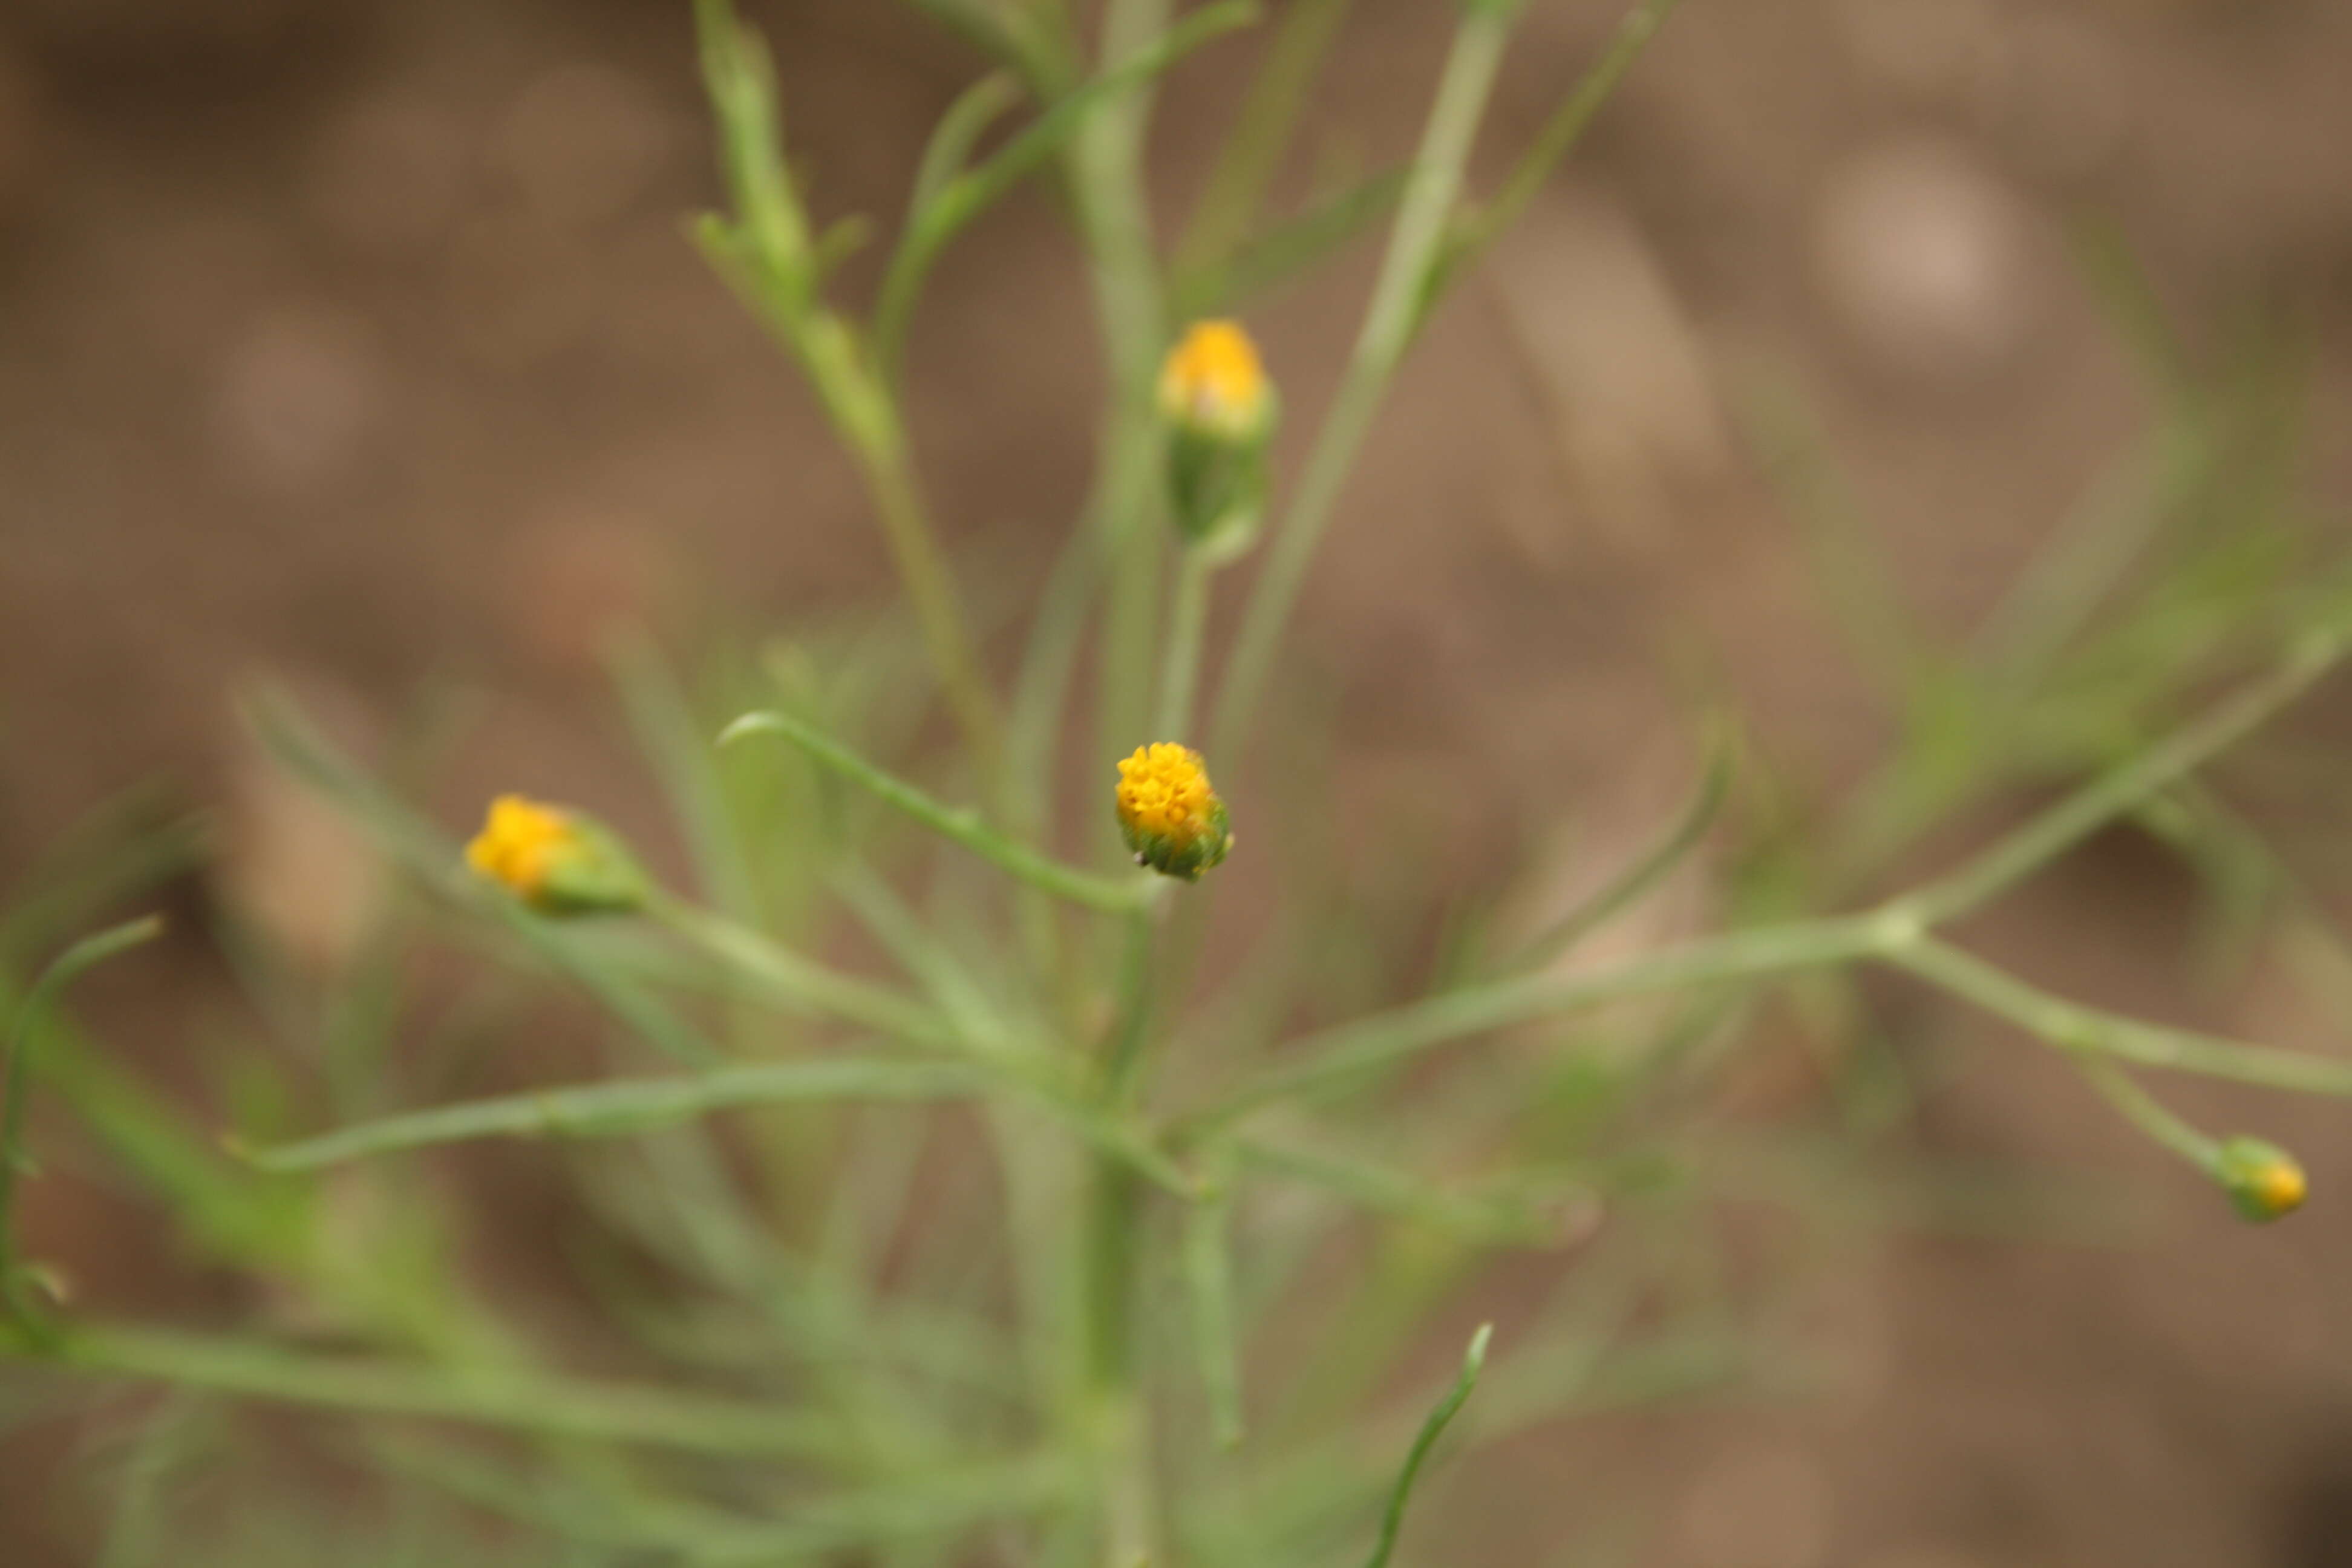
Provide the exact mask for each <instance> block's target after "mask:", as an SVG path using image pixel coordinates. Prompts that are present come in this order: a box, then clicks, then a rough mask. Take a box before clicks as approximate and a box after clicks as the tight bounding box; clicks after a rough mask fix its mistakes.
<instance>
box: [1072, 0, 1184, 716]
mask: <svg viewBox="0 0 2352 1568" xmlns="http://www.w3.org/2000/svg"><path fill="white" fill-rule="evenodd" d="M1170 9H1171V6H1170V0H1110V4H1109V5H1108V8H1107V9H1106V11H1105V13H1104V17H1103V32H1102V45H1101V47H1102V56H1103V58H1104V59H1106V60H1110V59H1117V58H1120V57H1122V56H1125V55H1127V54H1130V53H1132V52H1134V51H1135V50H1137V49H1139V48H1141V47H1144V46H1145V45H1146V44H1147V43H1148V42H1149V41H1150V39H1151V38H1153V37H1156V36H1157V35H1159V34H1160V32H1161V31H1162V30H1163V29H1164V28H1165V27H1166V26H1167V21H1168V15H1169V11H1170ZM1154 97H1155V95H1154V94H1153V93H1152V92H1151V91H1150V89H1149V87H1146V88H1144V89H1139V90H1138V91H1136V92H1134V93H1132V94H1129V95H1128V96H1126V97H1123V98H1121V99H1119V100H1118V101H1116V102H1113V103H1109V104H1107V105H1105V106H1104V107H1102V108H1101V109H1098V110H1096V111H1095V113H1094V114H1093V115H1092V116H1091V117H1090V118H1089V119H1088V120H1087V125H1086V127H1085V129H1084V130H1083V131H1081V132H1079V134H1078V136H1077V138H1076V141H1075V142H1073V143H1072V146H1071V153H1072V164H1071V172H1072V176H1073V190H1074V194H1075V195H1076V200H1077V206H1078V214H1079V218H1080V222H1081V225H1082V226H1083V227H1084V229H1085V232H1086V237H1087V249H1088V252H1089V254H1090V256H1091V258H1092V273H1093V283H1094V294H1095V313H1096V317H1097V321H1098V322H1099V324H1100V328H1101V331H1102V335H1103V342H1104V347H1105V351H1106V353H1107V354H1108V359H1109V368H1110V377H1111V388H1112V392H1111V409H1110V422H1109V425H1108V428H1107V429H1106V431H1105V434H1104V438H1103V454H1104V456H1103V465H1104V467H1103V479H1102V487H1101V490H1100V494H1099V497H1098V500H1099V505H1098V506H1097V510H1096V513H1095V524H1096V526H1097V529H1098V530H1100V531H1101V535H1102V541H1103V552H1104V557H1105V559H1106V560H1107V562H1108V565H1109V571H1110V600H1109V604H1108V606H1107V608H1106V612H1105V616H1104V622H1103V644H1102V658H1101V669H1102V679H1101V686H1100V689H1099V691H1098V693H1097V703H1098V707H1097V735H1096V740H1097V744H1098V745H1100V746H1102V747H1105V748H1108V749H1110V750H1114V751H1118V750H1124V749H1125V748H1126V745H1127V742H1128V740H1129V738H1130V737H1132V736H1133V735H1134V733H1135V731H1136V729H1137V728H1138V726H1139V725H1140V724H1141V723H1142V722H1143V721H1144V720H1145V718H1146V717H1147V714H1146V712H1145V707H1146V704H1147V703H1148V702H1149V700H1150V679H1151V655H1152V650H1153V649H1154V648H1155V647H1158V644H1159V639H1158V636H1157V626H1156V622H1157V620H1158V608H1159V605H1158V600H1159V596H1160V595H1159V584H1160V560H1161V557H1162V555H1163V553H1164V548H1165V544H1164V541H1163V539H1162V537H1161V533H1160V530H1158V529H1156V528H1154V527H1151V526H1150V522H1151V520H1152V519H1153V518H1154V517H1155V516H1156V515H1157V514H1158V512H1159V511H1160V505H1159V502H1160V500H1161V487H1160V450H1161V437H1160V426H1159V420H1158V418H1157V416H1156V415H1155V412H1154V410H1153V407H1152V386H1153V383H1154V379H1155V377H1156V376H1157V374H1158V371H1159V362H1160V353H1161V350H1162V349H1163V348H1164V346H1165V341H1166V336H1167V321H1166V320H1165V316H1166V304H1165V301H1164V300H1163V299H1162V297H1161V292H1160V266H1159V259H1158V258H1157V256H1156V255H1155V254H1154V250H1153V242H1152V233H1151V213H1150V204H1149V202H1148V200H1147V199H1146V195H1145V187H1144V178H1143V141H1144V132H1145V130H1146V128H1147V127H1148V125H1149V124H1150V110H1151V104H1152V100H1153V98H1154Z"/></svg>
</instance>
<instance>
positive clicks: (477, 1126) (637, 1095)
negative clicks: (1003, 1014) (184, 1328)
mask: <svg viewBox="0 0 2352 1568" xmlns="http://www.w3.org/2000/svg"><path fill="white" fill-rule="evenodd" d="M993 1086H994V1080H993V1079H992V1078H991V1077H990V1076H989V1075H988V1074H987V1073H986V1072H984V1071H982V1069H981V1068H977V1067H974V1066H972V1065H971V1064H970V1063H965V1062H920V1061H892V1060H887V1059H883V1060H877V1059H875V1058H865V1057H828V1058H818V1059H816V1060H813V1061H792V1062H770V1063H762V1064H761V1065H760V1066H757V1067H740V1068H718V1069H716V1070H714V1071H710V1072H705V1073H695V1074H691V1075H681V1076H678V1077H675V1078H661V1079H606V1080H604V1081H602V1082H598V1083H590V1084H581V1085H576V1086H572V1087H567V1088H562V1089H534V1090H530V1091H529V1092H526V1093H522V1094H511V1095H502V1096H499V1097H498V1098H495V1099H489V1100H464V1101H461V1102H459V1103H457V1104H456V1105H448V1106H442V1107H438V1108H436V1109H435V1110H419V1111H412V1112H409V1113H407V1114H404V1115H400V1116H387V1117H383V1118H380V1119H378V1120H376V1121H361V1122H356V1123H353V1124H352V1125H351V1126H349V1127H343V1128H339V1129H337V1130H336V1131H332V1132H328V1133H324V1134H321V1135H320V1136H319V1137H316V1138H306V1139H304V1140H302V1141H301V1142H297V1143H279V1144H274V1145H271V1146H269V1147H268V1148H261V1149H244V1148H233V1149H232V1152H234V1153H236V1154H237V1155H238V1156H239V1157H240V1158H242V1159H244V1160H245V1161H247V1163H250V1164H251V1165H253V1166H254V1167H255V1168H256V1169H257V1170H262V1171H268V1172H272V1173H293V1172H300V1171H316V1170H322V1169H324V1168H326V1167H328V1166H331V1165H341V1164H344V1163H349V1162H351V1161H353V1160H365V1159H371V1158H374V1157H376V1156H378V1155H383V1154H391V1153H396V1152H404V1151H409V1150H415V1149H425V1148H431V1147H435V1146H436V1145H441V1144H448V1143H462V1142H473V1141H476V1140H478V1139H484V1138H559V1139H560V1138H626V1137H635V1136H639V1135H642V1134H644V1133H647V1132H652V1131H657V1130H659V1129H661V1128H665V1127H673V1126H676V1125H677V1124H678V1123H680V1122H684V1121H692V1120H694V1119H695V1118H697V1117H701V1116H708V1115H709V1114H710V1113H712V1112H713V1111H719V1110H736V1109H740V1108H741V1107H745V1106H768V1105H789V1104H794V1103H797V1102H801V1101H804V1100H960V1099H970V1098H972V1097H974V1096H977V1095H981V1094H984V1093H986V1092H987V1091H988V1090H989V1089H991V1088H992V1087H993Z"/></svg>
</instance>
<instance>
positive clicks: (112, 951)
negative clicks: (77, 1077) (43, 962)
mask: <svg viewBox="0 0 2352 1568" xmlns="http://www.w3.org/2000/svg"><path fill="white" fill-rule="evenodd" d="M162 934H163V918H162V917H161V916H158V915H149V916H147V917H146V918H145V919H143V920H135V921H130V922H128V923H127V924H123V925H119V926H115V927H113V928H112V929H110V930H108V931H100V932H99V933H97V934H96V935H95V936H88V937H84V938H83V939H82V940H81V941H79V942H76V943H74V944H73V946H71V947H69V948H68V949H66V951H65V952H63V953H61V954H59V955H58V959H57V961H56V962H55V963H51V964H50V965H49V966H48V968H47V970H45V971H43V972H42V974H41V977H40V978H39V979H38V980H37V981H35V982H34V983H33V986H32V989H31V990H29V991H27V992H26V994H25V999H24V1001H23V1002H22V1003H20V1004H18V1005H17V1007H16V1016H15V1017H14V1018H13V1019H11V1020H10V1021H9V1026H8V1034H7V1048H6V1055H5V1059H0V1097H5V1103H0V1305H5V1306H6V1307H7V1308H9V1309H10V1310H13V1311H14V1312H16V1315H17V1316H18V1317H19V1318H20V1319H22V1320H23V1321H27V1322H29V1321H32V1320H31V1314H30V1311H29V1310H28V1307H27V1304H26V1302H25V1301H24V1300H21V1299H20V1297H19V1295H18V1292H17V1265H16V1241H15V1237H16V1229H15V1216H14V1215H13V1213H12V1210H13V1208H14V1206H15V1204H16V1177H17V1175H18V1173H20V1172H22V1171H23V1170H24V1169H25V1168H26V1158H25V1113H26V1107H27V1105H28V1104H29V1102H30V1100H31V1099H32V1096H31V1094H30V1092H29V1090H28V1079H29V1076H30V1071H31V1065H32V1055H33V1042H34V1036H35V1031H36V1029H37V1026H39V1024H40V1023H41V1021H42V1020H43V1019H44V1018H46V1017H47V1015H48V1012H49V1009H50V1008H52V1007H54V1006H55V1005H57V1002H58V997H60V996H62V995H63V994H65V990H66V987H67V986H68V985H71V984H73V983H74V981H75V980H76V979H78V978H79V976H81V975H82V974H84V973H88V972H89V970H90V969H92V968H95V967H96V966H97V965H99V964H100V963H105V962H106V961H107V960H108V959H110V958H112V957H114V956H115V955H116V954H117V953H121V952H128V951H129V950H130V949H131V948H134V947H137V946H138V945H140V944H141V943H142V942H152V941H153V940H154V939H155V938H156V937H158V936H161V935H162Z"/></svg>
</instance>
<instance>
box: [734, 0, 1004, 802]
mask: <svg viewBox="0 0 2352 1568" xmlns="http://www.w3.org/2000/svg"><path fill="white" fill-rule="evenodd" d="M695 14H696V18H697V22H698V27H699V31H700V36H701V42H702V58H703V75H704V79H705V82H706V84H707V87H708V89H709V98H710V103H711V108H712V111H713V113H714V115H715V116H716V118H717V120H718V121H719V145H720V154H721V155H720V159H719V163H720V168H721V172H722V173H723V174H724V175H725V176H726V181H727V186H728V195H729V196H730V200H731V201H732V203H733V205H734V210H735V213H736V217H735V219H734V221H733V222H731V223H730V221H728V220H727V219H725V218H723V217H720V216H718V215H716V214H711V215H708V216H705V217H704V219H703V220H702V222H701V223H700V224H699V225H698V226H697V228H696V231H695V234H696V238H697V240H698V243H699V244H700V246H701V247H702V250H703V253H704V255H705V256H706V258H708V259H709V262H710V264H711V267H712V268H713V269H714V270H716V271H717V272H718V273H719V276H720V277H721V278H723V279H726V280H727V282H728V283H729V284H730V286H731V287H732V288H733V289H735V291H736V293H737V294H738V296H739V297H740V298H741V299H742V300H743V301H744V303H745V304H746V305H747V306H748V307H750V308H751V311H752V313H753V314H754V315H755V316H757V317H758V318H759V319H760V320H761V321H764V322H765V323H766V324H767V325H768V327H769V329H770V331H772V333H773V334H774V336H775V337H776V339H777V341H778V342H780V343H782V345H783V346H784V348H785V349H786V350H787V351H788V352H789V353H791V354H792V356H793V359H794V360H795V361H796V362H798V363H799V364H800V367H801V370H802V373H803V374H804V375H805V376H807V378H808V380H809V383H810V384H811V385H812V386H813V387H814V389H815V390H816V393H817V396H818V400H819V401H820V402H821V403H822V404H823V405H824V409H825V413H826V415H827V416H828V417H829V418H830V419H831V421H832V423H833V426H834V428H835V432H836V433H837V434H838V435H839V437H841V440H842V443H843V445H844V446H845V447H847V448H848V449H849V454H850V456H851V458H853V459H854V460H855V461H856V466H857V470H858V474H859V477H860V478H861V479H863V480H864V482H865V485H866V492H867V495H868V497H869V499H870V500H871V501H872V504H873V507H874V510H875V515H876V517H877V519H878V520H879V521H880V522H881V525H882V531H883V535H884V538H885V539H886V540H887V542H888V544H889V547H890V552H891V555H892V557H893V559H894V561H895V562H896V563H897V565H898V574H899V580H900V582H901V584H903V585H904V587H905V589H906V592H907V598H908V603H909V604H910V605H912V606H913V608H914V612H915V618H916V622H917V624H918V625H919V626H920V627H921V629H922V635H923V644H924V647H925V649H926V650H927V651H928V653H929V656H930V659H931V664H932V667H933V668H934V669H935V670H936V672H937V674H938V677H939V680H940V690H941V691H942V693H943V694H944V695H945V697H946V699H947V703H948V706H949V708H950V710H951V711H952V712H953V713H954V714H955V717H956V721H957V723H958V724H959V726H960V727H961V730H962V731H963V734H964V740H965V743H966V744H967V745H968V746H969V748H970V750H971V760H972V765H973V767H974V769H975V770H976V771H977V773H979V775H980V779H981V793H982V797H983V798H984V799H987V800H989V801H990V802H991V803H992V805H1001V800H1000V799H999V793H998V792H999V786H1000V784H1001V782H1002V762H1003V738H1002V736H1001V734H1000V732H999V720H998V717H997V712H996V700H995V698H994V696H993V695H992V693H991V692H990V690H989V688H988V684H987V680H986V679H985V677H984V675H983V674H982V665H981V661H980V657H979V653H978V650H977V648H976V647H975V646H974V645H973V643H972V640H971V634H970V632H969V630H968V627H967V624H966V620H965V616H964V614H963V608H962V604H961V597H960V595H958V593H957V590H956V585H955V578H954V574H952V573H951V572H950V570H949V569H948V564H947V558H946V555H945V553H944V552H942V551H941V550H940V544H939V540H938V536H937V534H936V533H935V531H933V529H932V526H931V521H930V514H929V508H928V507H927V505H926V504H925V502H924V500H923V495H922V489H921V486H920V484H919V481H918V480H917V479H916V476H915V471H914V464H913V459H912V456H911V453H910V451H909V447H908V440H907V436H906V430H905V427H904V425H903V423H902V421H901V418H900V415H899V411H898V402H897V399H896V398H895V397H893V396H892V395H891V392H890V388H889V385H888V384H887V380H886V378H885V377H884V376H883V375H882V374H881V373H880V371H879V370H878V369H877V363H876V362H875V360H874V359H873V357H872V356H871V355H870V354H869V353H867V352H866V348H865V346H864V345H863V344H862V343H861V342H859V340H858V337H857V334H856V331H854V330H853V329H852V328H851V326H850V325H849V323H848V322H846V321H844V320H842V318H841V317H840V316H839V315H838V314H837V313H835V311H834V310H831V309H830V308H829V307H827V306H826V305H825V304H824V301H823V299H822V296H821V289H822V287H823V283H824V264H825V261H826V259H827V258H826V255H825V254H824V247H823V246H822V245H821V244H813V243H812V241H811V239H810V235H809V228H808V223H807V219H806V218H805V216H803V212H802V208H801V202H800V197H799V195H798V193H797V192H796V191H795V190H794V188H793V183H792V177H791V174H790V172H789V171H788V170H787V169H786V168H785V167H784V163H783V155H782V120H781V116H780V114H779V112H778V110H777V101H776V87H775V73H774V70H773V68H772V65H771V64H770V62H769V60H768V58H767V53H766V50H765V48H764V47H763V46H762V45H761V43H760V41H759V39H758V38H757V37H756V36H754V35H753V34H752V33H751V31H750V29H748V28H746V27H745V26H743V25H742V24H741V23H740V21H738V20H737V19H736V17H735V15H734V12H733V9H732V6H731V5H730V4H729V0H697V5H696V7H695Z"/></svg>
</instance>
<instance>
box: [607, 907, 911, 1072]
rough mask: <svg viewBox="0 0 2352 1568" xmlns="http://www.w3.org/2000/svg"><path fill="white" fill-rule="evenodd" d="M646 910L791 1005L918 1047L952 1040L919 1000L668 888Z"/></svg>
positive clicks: (769, 993) (668, 926)
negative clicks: (686, 899) (805, 954)
mask: <svg viewBox="0 0 2352 1568" xmlns="http://www.w3.org/2000/svg"><path fill="white" fill-rule="evenodd" d="M646 913H647V914H648V915H650V916H651V917H652V918H653V919H654V920H656V921H659V922H660V923H661V924H662V925H664V926H667V928H668V929H669V930H671V931H675V932H677V934H678V935H679V936H681V937H684V938H685V939H686V940H687V941H688V942H691V943H693V944H694V945H695V946H696V947H698V948H700V949H701V950H702V951H703V952H707V953H709V955H710V956H711V957H713V958H715V959H718V960H719V962H720V963H724V964H725V965H727V966H728V967H729V968H730V969H732V970H734V971H736V972H737V973H740V974H742V975H744V976H745V977H746V978H748V979H751V980H753V981H756V982H758V983H759V984H760V985H761V988H762V989H763V990H764V991H765V992H766V994H768V995H769V996H770V997H772V999H774V1000H776V1001H778V1002H781V1003H782V1004H784V1005H787V1006H789V1007H791V1008H793V1009H794V1010H796V1011H800V1012H804V1013H809V1014H813V1015H816V1016H824V1017H833V1018H840V1019H843V1020H845V1021H846V1022H848V1023H852V1024H858V1025H862V1026H865V1027H866V1028H869V1029H873V1030H876V1031H877V1032H878V1033H881V1034H884V1035H887V1036H890V1037H893V1038H896V1039H901V1040H907V1041H909V1042H912V1043H913V1044H916V1045H923V1046H935V1047H947V1046H952V1045H954V1044H956V1043H957V1036H956V1033H955V1031H954V1030H953V1029H952V1028H950V1026H949V1025H948V1024H947V1022H946V1021H945V1020H944V1019H942V1018H941V1017H940V1016H939V1015H938V1014H937V1013H935V1012H933V1011H932V1010H931V1009H930V1008H929V1007H926V1006H924V1005H922V1004H921V1003H919V1002H915V1001H912V1000H909V999H908V998H907V997H904V996H901V995H899V994H898V993H896V992H894V991H890V990H887V989H885V988H884V987H882V986H879V985H876V984H873V983H872V982H870V981H865V980H859V979H856V978H854V977H853V976H850V975H846V974H840V973H835V972H834V971H832V970H830V969H827V968H825V967H824V965H823V964H821V963H816V962H815V961H814V959H809V958H804V957H803V956H802V955H801V954H799V953H797V952H793V951H792V950H791V949H790V948H787V947H783V946H782V945H780V944H779V943H777V942H774V941H773V940H772V939H771V938H769V937H767V936H766V935H764V934H762V933H761V932H760V931H754V930H752V929H751V927H750V926H747V925H743V924H740V923H739V922H737V921H730V920H729V919H727V918H726V917H725V916H723V915H715V914H712V913H711V912H710V911H709V910H702V909H698V908H696V907H695V906H694V905H692V904H688V903H685V902H682V901H681V900H677V899H674V898H670V897H668V896H667V895H666V894H657V895H656V896H655V897H654V898H653V899H651V900H648V902H647V903H646Z"/></svg>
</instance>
